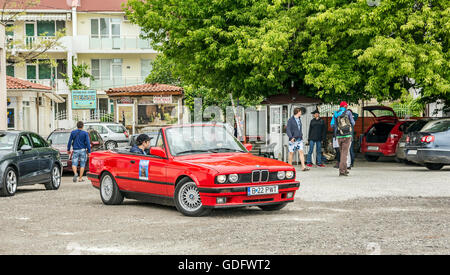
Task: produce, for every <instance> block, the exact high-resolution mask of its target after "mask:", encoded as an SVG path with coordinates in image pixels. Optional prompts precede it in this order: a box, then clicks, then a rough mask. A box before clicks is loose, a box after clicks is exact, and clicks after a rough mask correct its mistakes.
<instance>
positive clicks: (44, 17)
mask: <svg viewBox="0 0 450 275" xmlns="http://www.w3.org/2000/svg"><path fill="white" fill-rule="evenodd" d="M71 17H72V15H71V14H70V13H55V14H51V13H47V14H23V15H19V16H17V17H15V18H14V20H17V21H27V20H28V21H34V20H39V21H53V20H55V21H70V20H71V19H72V18H71Z"/></svg>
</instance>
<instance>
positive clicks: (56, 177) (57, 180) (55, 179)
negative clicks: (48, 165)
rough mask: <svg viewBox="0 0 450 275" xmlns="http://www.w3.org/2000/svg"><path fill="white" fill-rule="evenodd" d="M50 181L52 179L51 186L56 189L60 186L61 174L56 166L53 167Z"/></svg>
mask: <svg viewBox="0 0 450 275" xmlns="http://www.w3.org/2000/svg"><path fill="white" fill-rule="evenodd" d="M52 179H53V186H54V187H55V188H58V187H59V185H60V184H61V172H60V171H59V168H58V167H57V166H55V167H53V171H52Z"/></svg>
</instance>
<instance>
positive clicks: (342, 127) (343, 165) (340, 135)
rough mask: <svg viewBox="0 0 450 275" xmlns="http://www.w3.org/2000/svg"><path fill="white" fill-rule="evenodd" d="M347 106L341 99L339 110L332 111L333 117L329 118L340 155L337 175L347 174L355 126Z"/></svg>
mask: <svg viewBox="0 0 450 275" xmlns="http://www.w3.org/2000/svg"><path fill="white" fill-rule="evenodd" d="M347 108H348V104H347V102H345V101H342V102H341V104H340V109H339V111H336V112H334V114H333V118H332V119H331V127H332V128H333V129H334V134H335V136H336V138H337V140H338V144H339V152H340V155H341V159H340V160H339V176H348V169H347V158H348V154H349V148H350V143H351V141H352V136H353V128H354V126H355V120H354V119H353V115H352V114H351V112H350V111H348V110H347Z"/></svg>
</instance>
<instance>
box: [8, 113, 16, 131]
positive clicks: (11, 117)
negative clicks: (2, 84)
mask: <svg viewBox="0 0 450 275" xmlns="http://www.w3.org/2000/svg"><path fill="white" fill-rule="evenodd" d="M7 112H8V129H14V128H15V127H16V123H15V122H16V121H15V109H14V108H8V110H7Z"/></svg>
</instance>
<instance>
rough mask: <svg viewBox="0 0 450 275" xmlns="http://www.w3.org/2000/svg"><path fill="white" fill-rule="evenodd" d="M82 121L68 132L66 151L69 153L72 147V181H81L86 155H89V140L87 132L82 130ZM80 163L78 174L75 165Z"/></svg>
mask: <svg viewBox="0 0 450 275" xmlns="http://www.w3.org/2000/svg"><path fill="white" fill-rule="evenodd" d="M83 127H84V123H83V122H82V121H78V122H77V129H76V130H73V131H72V132H71V133H70V138H69V143H68V144H67V153H68V154H69V155H70V148H71V147H72V148H73V154H72V170H73V174H74V176H73V182H77V178H78V181H79V182H82V181H83V173H84V167H85V166H86V161H87V157H89V156H90V155H91V142H90V141H89V134H88V132H86V131H83ZM78 164H80V174H79V176H78V173H77V167H78Z"/></svg>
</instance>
